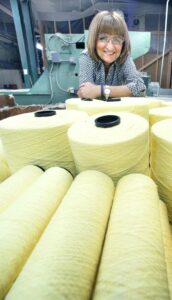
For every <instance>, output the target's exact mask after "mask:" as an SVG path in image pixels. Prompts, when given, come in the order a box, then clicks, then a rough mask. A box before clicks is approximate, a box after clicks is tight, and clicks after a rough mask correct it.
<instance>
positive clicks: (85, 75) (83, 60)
mask: <svg viewBox="0 0 172 300" xmlns="http://www.w3.org/2000/svg"><path fill="white" fill-rule="evenodd" d="M93 72H94V65H93V60H92V59H91V57H90V56H89V55H88V53H87V51H86V50H84V51H83V52H82V53H81V54H80V57H79V85H80V84H82V83H84V82H91V83H94V76H93Z"/></svg>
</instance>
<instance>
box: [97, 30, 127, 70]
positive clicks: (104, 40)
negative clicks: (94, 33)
mask: <svg viewBox="0 0 172 300" xmlns="http://www.w3.org/2000/svg"><path fill="white" fill-rule="evenodd" d="M123 42H124V39H123V38H122V37H119V36H117V35H108V34H105V33H101V34H99V35H98V39H97V42H96V51H97V55H98V56H99V57H100V59H101V60H102V61H103V62H104V64H105V65H109V64H111V63H113V62H114V61H116V60H117V59H118V57H119V56H120V54H121V50H122V45H123Z"/></svg>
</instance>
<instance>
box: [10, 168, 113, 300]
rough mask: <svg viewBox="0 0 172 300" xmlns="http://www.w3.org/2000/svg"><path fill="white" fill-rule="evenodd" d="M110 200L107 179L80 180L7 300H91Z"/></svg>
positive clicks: (87, 176)
mask: <svg viewBox="0 0 172 300" xmlns="http://www.w3.org/2000/svg"><path fill="white" fill-rule="evenodd" d="M113 195H114V186H113V183H112V181H111V180H110V178H108V176H106V175H105V174H103V173H100V172H96V171H86V172H83V173H81V174H79V175H78V176H77V177H76V178H75V180H74V182H73V184H72V186H71V187H70V189H69V191H68V193H67V194H66V196H65V197H64V199H63V201H62V204H61V205H60V207H59V209H58V212H57V213H56V214H55V215H54V217H53V219H52V221H51V222H50V223H49V225H48V227H47V229H46V231H45V232H44V234H43V235H42V238H41V239H40V241H39V243H38V244H37V246H36V248H35V250H34V251H33V252H32V255H31V256H30V258H29V260H28V261H27V263H26V265H25V267H24V268H23V270H22V272H21V273H20V275H19V277H18V278H17V280H16V282H15V283H14V285H13V287H12V288H11V290H10V291H9V294H8V295H7V297H6V300H7V299H8V300H12V299H15V300H16V299H17V300H23V299H25V300H31V299H32V300H50V299H51V300H57V299H59V300H61V299H70V300H86V299H90V296H91V292H92V289H93V285H94V281H95V276H96V272H97V267H98V263H99V257H100V254H101V249H102V245H103V240H104V235H105V230H106V226H107V222H108V217H109V213H110V208H111V204H112V199H113Z"/></svg>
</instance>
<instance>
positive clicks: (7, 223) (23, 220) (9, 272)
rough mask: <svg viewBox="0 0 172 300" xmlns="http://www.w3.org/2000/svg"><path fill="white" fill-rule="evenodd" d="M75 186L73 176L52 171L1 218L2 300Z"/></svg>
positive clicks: (42, 177)
mask: <svg viewBox="0 0 172 300" xmlns="http://www.w3.org/2000/svg"><path fill="white" fill-rule="evenodd" d="M71 182H72V176H71V175H70V174H69V172H67V171H66V170H64V169H60V168H57V167H54V168H50V169H48V170H47V171H46V172H45V173H44V174H43V175H42V176H40V178H38V180H37V181H36V182H35V183H34V184H33V185H32V186H31V187H30V189H28V190H27V191H26V193H24V194H23V195H22V196H21V197H20V198H18V199H17V200H16V202H15V203H14V204H13V205H11V206H10V207H9V208H8V209H7V210H6V211H4V213H2V214H1V216H0V270H1V271H0V299H3V297H4V296H5V294H6V293H7V291H8V290H9V288H10V287H11V285H12V283H13V282H14V280H15V279H16V277H17V276H18V274H19V272H20V271H21V269H22V267H23V265H24V264H25V262H26V260H27V258H28V257H29V255H30V254H31V252H32V250H33V248H34V246H35V244H36V243H37V242H38V240H39V238H40V236H41V234H42V232H43V231H44V229H45V227H46V226H47V224H48V222H49V220H50V218H51V217H52V215H53V213H54V212H55V210H56V209H57V207H58V205H59V203H60V201H61V200H62V198H63V196H64V195H65V193H66V191H67V189H68V188H69V186H70V184H71ZM44 254H45V255H46V251H45V249H44Z"/></svg>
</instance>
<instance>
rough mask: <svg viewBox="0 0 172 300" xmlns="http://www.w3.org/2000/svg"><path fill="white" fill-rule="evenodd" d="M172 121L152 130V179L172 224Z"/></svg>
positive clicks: (158, 124) (160, 123) (168, 120)
mask: <svg viewBox="0 0 172 300" xmlns="http://www.w3.org/2000/svg"><path fill="white" fill-rule="evenodd" d="M171 132H172V119H167V120H163V121H160V122H157V123H155V124H154V125H153V126H152V128H151V157H150V168H151V177H152V178H153V179H154V180H155V182H156V184H157V186H158V191H159V195H160V198H161V199H162V200H163V201H164V202H165V203H166V205H167V209H168V214H169V220H170V222H172V136H171Z"/></svg>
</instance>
